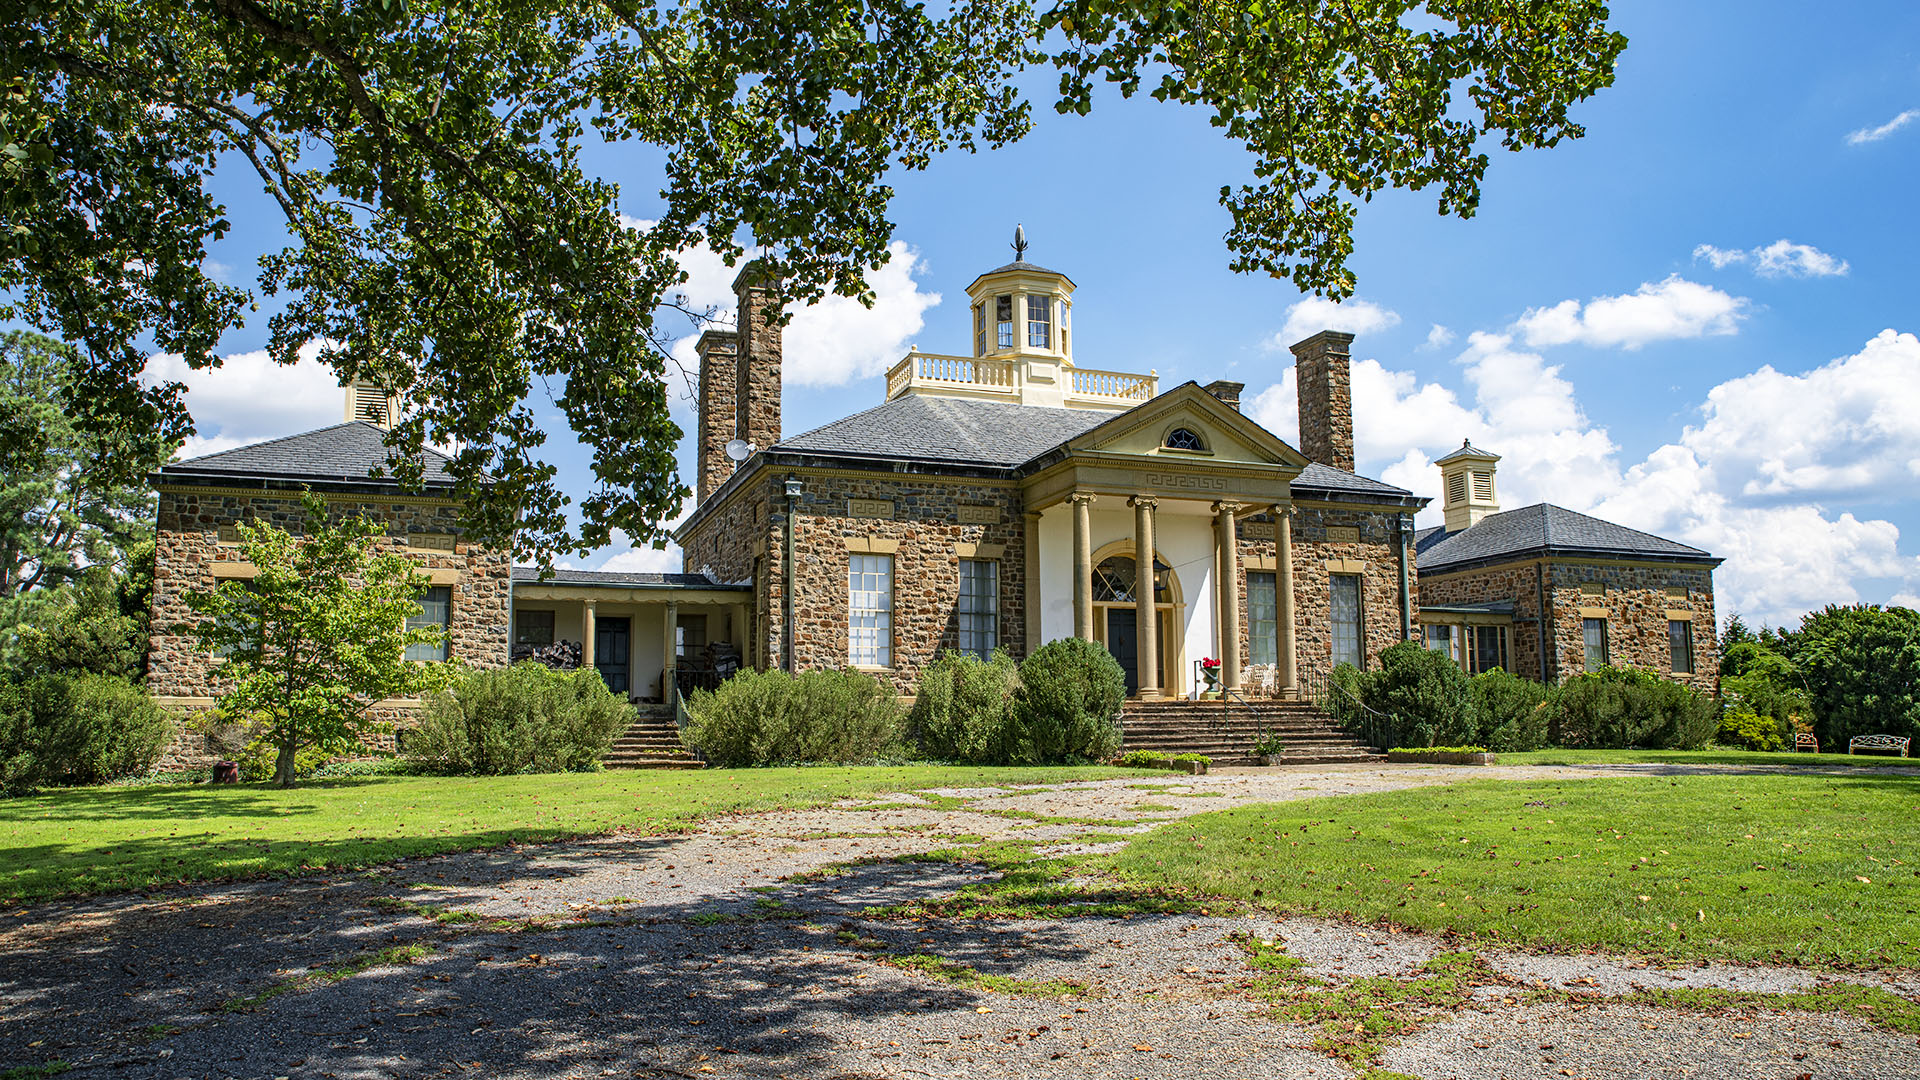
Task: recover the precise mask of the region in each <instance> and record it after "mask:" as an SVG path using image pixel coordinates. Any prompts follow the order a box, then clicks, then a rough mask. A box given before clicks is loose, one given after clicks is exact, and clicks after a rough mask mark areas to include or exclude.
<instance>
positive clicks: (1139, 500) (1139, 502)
mask: <svg viewBox="0 0 1920 1080" xmlns="http://www.w3.org/2000/svg"><path fill="white" fill-rule="evenodd" d="M1127 505H1128V506H1144V507H1146V508H1147V509H1149V510H1152V509H1153V508H1154V507H1157V506H1159V505H1160V500H1159V499H1158V498H1155V497H1154V496H1152V495H1132V496H1129V497H1128V498H1127Z"/></svg>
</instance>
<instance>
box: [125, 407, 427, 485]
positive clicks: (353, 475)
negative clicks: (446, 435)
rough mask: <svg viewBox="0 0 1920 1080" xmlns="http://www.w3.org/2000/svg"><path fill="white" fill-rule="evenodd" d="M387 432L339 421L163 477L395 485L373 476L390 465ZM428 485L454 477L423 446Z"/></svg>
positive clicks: (184, 464)
mask: <svg viewBox="0 0 1920 1080" xmlns="http://www.w3.org/2000/svg"><path fill="white" fill-rule="evenodd" d="M385 439H386V432H384V431H382V430H381V429H380V428H378V427H376V426H374V425H373V424H369V423H367V422H366V421H364V420H354V421H350V422H348V423H345V424H335V425H334V426H332V427H324V428H321V429H319V430H318V431H307V432H302V433H301V434H299V435H288V436H286V437H285V438H280V439H269V440H267V441H266V442H260V443H253V444H252V445H250V446H242V447H237V448H235V449H232V450H223V451H221V452H220V453H217V454H206V455H203V456H201V457H197V458H188V459H187V460H186V461H176V462H173V463H172V464H169V465H163V466H161V468H160V471H159V474H158V475H159V476H160V477H161V478H162V479H172V480H177V479H184V478H188V477H192V478H196V479H212V478H218V477H234V478H247V479H263V480H306V481H310V482H316V483H327V482H332V483H357V484H385V485H395V484H397V483H398V482H397V481H396V480H394V478H393V477H392V476H382V477H373V476H369V475H368V473H370V472H371V471H372V470H374V469H376V468H390V467H389V466H387V457H388V455H389V453H390V452H391V451H389V450H388V449H387V445H386V442H385ZM422 457H423V458H424V464H425V467H426V468H425V472H424V474H423V476H422V479H423V480H424V481H425V482H426V484H427V485H428V486H442V485H450V484H452V483H453V478H452V477H451V476H448V475H447V470H446V466H447V462H448V460H449V459H448V458H447V456H446V455H445V454H441V453H438V452H436V451H434V450H424V451H422Z"/></svg>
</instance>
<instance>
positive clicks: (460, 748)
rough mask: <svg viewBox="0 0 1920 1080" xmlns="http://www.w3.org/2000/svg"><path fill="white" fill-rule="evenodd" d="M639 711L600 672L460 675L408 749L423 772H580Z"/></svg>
mask: <svg viewBox="0 0 1920 1080" xmlns="http://www.w3.org/2000/svg"><path fill="white" fill-rule="evenodd" d="M632 723H633V711H632V710H631V709H630V708H629V707H628V706H627V703H626V702H624V701H622V700H621V699H620V698H619V696H618V695H616V694H614V693H613V692H612V691H610V690H608V689H607V684H606V683H605V682H604V681H602V680H601V678H600V674H599V673H598V672H595V671H556V670H554V669H552V668H549V667H546V666H544V665H541V664H532V663H521V664H515V665H513V666H512V667H508V668H499V669H494V670H488V671H476V670H467V671H463V672H461V673H460V674H459V675H458V676H457V677H456V678H455V679H454V681H453V683H452V685H451V686H449V687H448V688H447V689H446V690H443V691H439V692H436V693H434V694H432V695H429V696H428V697H427V699H426V702H425V704H424V706H423V708H422V710H421V719H420V723H419V724H418V725H417V726H416V727H414V728H412V729H410V730H407V731H405V732H403V733H402V735H401V751H402V752H403V753H404V754H405V755H406V757H407V759H408V760H409V761H410V762H412V763H413V765H414V766H415V767H416V768H418V769H420V770H421V771H423V772H432V773H441V774H445V775H464V776H499V775H504V774H507V773H530V772H578V771H581V770H586V769H592V768H594V767H596V766H598V765H599V764H600V759H601V758H603V757H605V756H606V754H607V750H608V748H610V747H611V746H612V745H613V739H614V736H616V735H618V734H620V732H622V731H624V730H626V728H627V727H628V725H630V724H632Z"/></svg>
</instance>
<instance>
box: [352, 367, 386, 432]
mask: <svg viewBox="0 0 1920 1080" xmlns="http://www.w3.org/2000/svg"><path fill="white" fill-rule="evenodd" d="M346 418H347V419H348V420H349V421H352V420H365V421H366V422H367V423H369V424H373V425H375V426H376V427H379V428H382V429H385V428H390V427H392V426H393V420H394V406H393V396H392V395H391V394H388V393H387V389H386V387H384V386H381V385H380V384H378V383H374V382H368V381H367V380H365V379H355V380H354V382H353V385H352V386H349V387H347V417H346Z"/></svg>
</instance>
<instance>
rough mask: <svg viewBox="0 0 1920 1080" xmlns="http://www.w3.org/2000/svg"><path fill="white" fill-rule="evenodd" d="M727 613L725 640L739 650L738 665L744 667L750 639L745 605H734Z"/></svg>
mask: <svg viewBox="0 0 1920 1080" xmlns="http://www.w3.org/2000/svg"><path fill="white" fill-rule="evenodd" d="M728 611H729V614H728V617H727V640H728V641H731V642H733V644H734V647H735V648H737V649H739V650H740V664H741V666H742V667H744V666H746V663H747V653H748V651H749V650H748V648H747V639H748V638H749V637H751V635H750V634H748V632H747V605H745V604H734V605H733V606H732V607H731V608H729V609H728Z"/></svg>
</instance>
